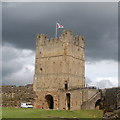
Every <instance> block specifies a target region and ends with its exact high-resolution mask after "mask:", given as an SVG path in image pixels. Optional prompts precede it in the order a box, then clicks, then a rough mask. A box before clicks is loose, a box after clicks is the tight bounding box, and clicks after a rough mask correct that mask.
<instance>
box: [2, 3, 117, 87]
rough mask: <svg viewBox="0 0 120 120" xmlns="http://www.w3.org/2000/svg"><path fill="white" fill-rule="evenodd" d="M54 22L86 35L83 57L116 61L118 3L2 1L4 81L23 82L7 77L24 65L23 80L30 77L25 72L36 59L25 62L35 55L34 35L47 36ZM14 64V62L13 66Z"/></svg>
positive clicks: (19, 72) (59, 31)
mask: <svg viewBox="0 0 120 120" xmlns="http://www.w3.org/2000/svg"><path fill="white" fill-rule="evenodd" d="M56 22H60V23H61V24H62V25H63V26H64V29H69V30H72V31H73V32H74V34H75V35H83V36H84V37H85V43H86V49H85V55H86V61H88V62H91V63H96V62H100V61H104V60H107V61H115V62H117V60H118V59H117V58H118V5H117V3H102V2H101V3H94V2H93V3H89V2H87V3H84V2H83V3H80V2H78V3H70V2H65V3H57V2H56V3H53V2H51V3H49V2H47V3H44V2H41V3H40V2H38V3H34V2H32V3H28V2H26V3H22V2H20V3H17V2H3V3H2V39H3V45H2V46H3V83H4V84H7V83H9V84H12V83H16V84H22V83H20V82H19V80H18V81H17V82H14V81H13V82H11V83H10V80H9V79H11V81H12V79H17V77H16V76H17V75H18V76H20V75H21V74H22V73H25V70H26V66H27V70H28V72H26V81H32V80H31V79H32V78H29V77H28V76H29V74H31V75H33V73H34V62H35V61H34V60H33V61H30V62H29V63H28V61H29V60H28V59H34V57H35V41H36V35H37V34H38V33H44V34H47V35H48V37H49V38H50V37H54V36H55V24H56ZM61 33H62V30H58V36H60V34H61ZM25 51H26V52H25ZM20 55H21V56H20ZM24 55H26V56H24ZM13 64H14V65H15V66H12V65H13ZM28 66H29V67H28ZM31 70H32V71H31ZM89 78H90V77H89V76H88V80H89V81H90V82H91V79H89ZM22 79H23V78H22ZM29 79H30V80H29ZM22 81H24V80H22ZM101 81H102V80H101ZM23 83H24V82H23ZM88 83H89V82H88ZM100 84H101V82H100ZM96 85H97V84H96ZM110 85H111V84H110Z"/></svg>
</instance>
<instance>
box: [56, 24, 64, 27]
mask: <svg viewBox="0 0 120 120" xmlns="http://www.w3.org/2000/svg"><path fill="white" fill-rule="evenodd" d="M56 27H57V28H64V27H63V26H62V25H60V24H59V23H57V26H56Z"/></svg>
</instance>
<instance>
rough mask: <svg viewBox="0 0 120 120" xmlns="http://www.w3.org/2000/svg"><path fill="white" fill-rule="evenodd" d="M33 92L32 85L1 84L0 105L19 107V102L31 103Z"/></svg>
mask: <svg viewBox="0 0 120 120" xmlns="http://www.w3.org/2000/svg"><path fill="white" fill-rule="evenodd" d="M34 98H35V92H34V91H33V85H32V84H29V85H26V86H2V106H3V107H20V104H21V103H24V102H31V103H32V104H33V102H34Z"/></svg>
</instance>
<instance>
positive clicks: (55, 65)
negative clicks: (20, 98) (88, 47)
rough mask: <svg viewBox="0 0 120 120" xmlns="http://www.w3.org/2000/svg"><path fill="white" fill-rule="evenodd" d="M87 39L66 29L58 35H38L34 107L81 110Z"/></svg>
mask: <svg viewBox="0 0 120 120" xmlns="http://www.w3.org/2000/svg"><path fill="white" fill-rule="evenodd" d="M84 63H85V60H84V38H83V36H74V35H73V33H72V32H71V31H68V30H64V31H63V34H61V36H60V37H59V38H51V39H48V37H47V35H45V34H40V35H37V40H36V61H35V76H34V91H35V92H36V95H37V98H36V100H35V103H34V106H35V107H36V108H42V109H66V110H68V109H73V110H74V109H81V104H82V99H83V98H82V91H81V90H80V88H84V87H85V79H84V78H85V77H84V76H85V65H84Z"/></svg>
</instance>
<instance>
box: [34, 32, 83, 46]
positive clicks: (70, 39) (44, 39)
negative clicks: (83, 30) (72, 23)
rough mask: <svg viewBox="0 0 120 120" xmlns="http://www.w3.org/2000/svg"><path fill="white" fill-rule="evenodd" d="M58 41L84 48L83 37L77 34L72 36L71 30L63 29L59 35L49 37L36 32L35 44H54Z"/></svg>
mask: <svg viewBox="0 0 120 120" xmlns="http://www.w3.org/2000/svg"><path fill="white" fill-rule="evenodd" d="M59 42H63V43H64V42H66V43H71V44H74V45H76V46H81V47H83V48H84V37H83V36H78V35H76V36H74V35H73V32H72V31H71V30H63V33H62V34H61V35H60V37H57V38H50V39H49V38H48V36H47V35H46V34H38V35H37V40H36V46H42V45H47V44H55V43H59Z"/></svg>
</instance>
